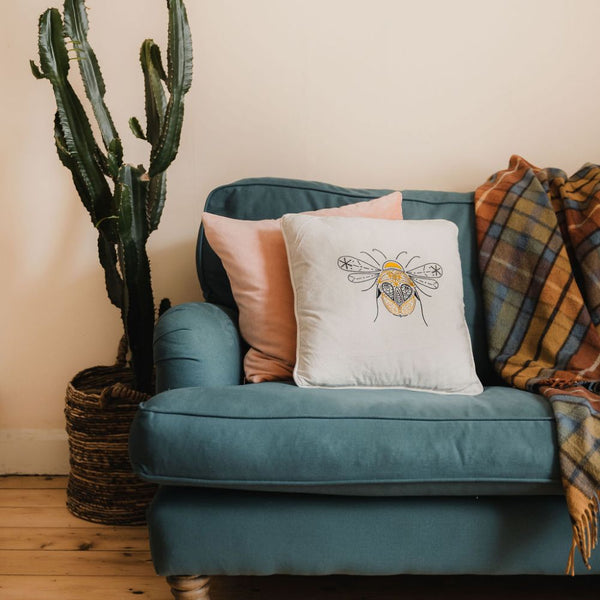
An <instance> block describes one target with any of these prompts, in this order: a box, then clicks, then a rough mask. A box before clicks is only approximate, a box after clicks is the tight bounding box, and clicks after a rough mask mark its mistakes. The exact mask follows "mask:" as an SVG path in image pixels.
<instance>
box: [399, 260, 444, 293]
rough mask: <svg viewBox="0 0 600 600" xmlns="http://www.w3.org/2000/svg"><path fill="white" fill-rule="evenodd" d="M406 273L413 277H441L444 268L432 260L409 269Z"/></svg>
mask: <svg viewBox="0 0 600 600" xmlns="http://www.w3.org/2000/svg"><path fill="white" fill-rule="evenodd" d="M406 273H407V274H408V275H410V277H412V278H413V279H431V278H433V279H439V278H440V277H441V276H442V275H443V274H444V270H443V269H442V267H441V265H438V263H434V262H430V263H425V264H424V265H421V266H420V267H415V268H414V269H409V270H408V271H406ZM436 287H437V286H436Z"/></svg>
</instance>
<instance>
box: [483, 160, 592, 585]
mask: <svg viewBox="0 0 600 600" xmlns="http://www.w3.org/2000/svg"><path fill="white" fill-rule="evenodd" d="M475 214H476V224H477V242H478V246H479V265H480V271H481V276H482V286H483V296H484V304H485V309H486V319H487V330H488V341H489V351H490V358H491V360H492V363H493V365H494V367H495V369H496V371H497V372H498V373H499V374H500V375H501V376H502V377H503V379H504V380H505V381H507V382H508V383H509V384H510V385H513V386H515V387H518V388H522V389H527V390H531V391H535V392H539V393H541V394H543V395H544V396H545V397H546V398H547V399H548V400H549V402H550V403H551V405H552V409H553V411H554V416H555V419H556V426H557V431H558V443H559V457H560V468H561V474H562V481H563V487H564V490H565V497H566V501H567V508H568V510H569V514H570V517H571V522H572V527H573V539H572V543H571V551H570V553H569V558H568V563H567V573H569V574H571V575H572V574H574V556H575V551H576V549H579V552H580V553H581V556H582V558H583V562H584V563H585V565H586V566H587V567H588V569H589V568H590V565H589V558H590V555H591V552H592V549H593V548H594V547H595V546H596V544H597V540H598V512H599V505H598V495H599V492H600V395H598V394H599V393H600V166H599V165H593V164H586V165H584V166H583V167H582V168H581V169H580V170H579V171H578V172H577V173H575V174H574V175H573V176H571V177H567V176H566V174H565V173H564V172H563V171H561V170H559V169H539V168H537V167H534V166H533V165H531V164H529V163H528V162H527V161H525V160H524V159H523V158H521V157H519V156H513V157H512V158H511V159H510V164H509V167H508V169H506V170H504V171H500V172H498V173H496V174H494V175H492V177H490V179H489V180H488V181H487V182H486V183H484V184H483V185H482V186H481V187H479V188H478V189H477V191H476V192H475Z"/></svg>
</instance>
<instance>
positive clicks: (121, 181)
mask: <svg viewBox="0 0 600 600" xmlns="http://www.w3.org/2000/svg"><path fill="white" fill-rule="evenodd" d="M167 8H168V13H169V36H168V50H167V70H166V71H165V69H164V68H163V64H162V59H161V54H160V49H159V47H158V46H157V45H156V44H155V43H154V42H153V41H152V40H150V39H147V40H144V42H143V43H142V47H141V50H140V62H141V66H142V71H143V74H144V87H145V107H146V131H145V132H144V131H143V129H142V126H141V124H140V122H139V121H138V119H136V118H135V117H132V118H131V119H130V121H129V125H130V128H131V130H132V132H133V133H134V135H136V136H137V137H139V138H142V139H145V140H147V141H148V143H149V144H150V148H151V150H150V164H149V168H148V170H147V171H146V169H145V168H144V167H143V166H142V165H139V166H137V167H136V166H133V165H130V164H125V163H124V162H123V147H122V144H121V139H120V137H119V135H118V133H117V130H116V128H115V125H114V122H113V120H112V117H111V116H110V112H109V110H108V108H107V106H106V104H105V102H104V93H105V85H104V79H103V77H102V72H101V71H100V66H99V64H98V60H97V58H96V55H95V53H94V51H93V49H92V47H91V46H90V44H89V42H88V39H87V32H88V27H89V24H88V18H87V9H86V6H85V2H84V0H65V2H64V6H63V15H64V19H63V16H61V13H60V12H59V10H58V9H56V8H49V9H48V10H46V11H45V12H44V13H42V15H41V16H40V20H39V39H38V51H39V66H38V65H36V64H35V63H34V62H33V61H30V65H31V70H32V72H33V75H34V76H35V77H36V78H38V79H47V80H48V81H49V82H50V84H51V85H52V89H53V91H54V97H55V100H56V114H55V117H54V140H55V143H56V150H57V152H58V156H59V159H60V161H61V162H62V164H63V165H64V166H65V167H67V168H68V169H69V170H70V171H71V175H72V177H73V183H74V184H75V188H76V189H77V192H78V194H79V196H80V198H81V201H82V202H83V205H84V206H85V208H86V210H87V211H88V213H89V215H90V218H91V220H92V223H93V225H94V227H96V229H97V231H98V258H99V261H100V264H101V265H102V267H103V269H104V273H105V282H106V289H107V292H108V297H109V299H110V301H111V302H112V303H113V304H114V305H115V306H116V307H117V308H119V309H120V311H121V316H122V319H123V326H124V330H125V335H126V338H127V342H128V345H129V349H130V351H131V366H132V369H133V372H134V387H135V389H137V390H139V391H142V392H152V388H153V380H152V365H153V360H152V334H153V329H154V321H155V307H154V298H153V294H152V284H151V278H150V264H149V261H148V255H147V252H146V242H147V240H148V236H149V235H150V234H151V233H152V232H153V231H154V230H155V229H156V228H157V227H158V224H159V222H160V218H161V215H162V211H163V208H164V204H165V199H166V189H167V188H166V170H167V168H168V167H169V165H170V164H171V163H172V162H173V160H174V159H175V157H176V155H177V150H178V147H179V140H180V137H181V127H182V124H183V106H184V96H185V94H186V93H187V92H188V90H189V89H190V86H191V83H192V40H191V34H190V28H189V24H188V20H187V14H186V10H185V5H184V3H183V0H167ZM68 46H70V47H68ZM72 59H75V60H76V62H77V64H78V65H79V70H80V73H81V77H82V79H83V84H84V89H85V94H86V96H87V98H88V100H89V102H90V104H91V107H92V111H93V114H94V118H95V120H96V122H97V123H98V127H99V129H100V133H101V137H102V146H103V148H101V147H100V146H99V145H98V144H97V142H96V139H95V137H94V134H93V131H92V127H91V125H90V121H89V119H88V116H87V114H86V112H85V110H84V108H83V105H82V103H81V101H80V99H79V98H78V96H77V94H76V93H75V90H74V89H73V87H72V86H71V84H70V82H69V79H68V75H69V67H70V60H72ZM165 88H166V89H165Z"/></svg>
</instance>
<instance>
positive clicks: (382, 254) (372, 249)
mask: <svg viewBox="0 0 600 600" xmlns="http://www.w3.org/2000/svg"><path fill="white" fill-rule="evenodd" d="M371 252H379V254H381V256H383V260H384V262H385V261H386V260H387V256H386V255H385V254H384V253H383V252H382V251H381V250H378V249H377V248H371Z"/></svg>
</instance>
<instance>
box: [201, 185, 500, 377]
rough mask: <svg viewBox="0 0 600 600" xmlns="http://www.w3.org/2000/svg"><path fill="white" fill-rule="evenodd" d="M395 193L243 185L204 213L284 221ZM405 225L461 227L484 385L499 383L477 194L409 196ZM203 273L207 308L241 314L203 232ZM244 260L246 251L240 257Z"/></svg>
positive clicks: (211, 201)
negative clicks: (480, 260)
mask: <svg viewBox="0 0 600 600" xmlns="http://www.w3.org/2000/svg"><path fill="white" fill-rule="evenodd" d="M391 191H392V190H382V189H379V190H374V189H352V188H342V187H338V186H334V185H329V184H325V183H317V182H312V181H300V180H293V179H274V178H257V179H243V180H241V181H237V182H235V183H232V184H229V185H225V186H221V187H219V188H217V189H215V190H214V191H213V192H211V193H210V195H209V196H208V199H207V200H206V205H205V207H204V210H205V211H207V212H210V213H214V214H217V215H222V216H224V217H230V218H233V219H248V220H253V221H256V220H260V219H278V218H279V217H281V216H282V215H284V214H286V213H297V212H304V211H310V210H317V209H319V208H326V207H336V206H343V205H345V204H351V203H354V202H360V201H364V200H370V199H373V198H379V197H380V196H383V195H385V194H388V193H390V192H391ZM402 197H403V202H402V208H403V214H404V218H405V219H448V220H449V221H453V222H454V223H456V225H457V226H458V243H459V251H460V256H461V263H462V274H463V288H464V289H463V291H464V301H465V317H466V320H467V325H468V327H469V332H470V334H471V343H472V345H473V355H474V357H475V365H476V368H477V373H478V375H479V377H480V379H481V381H482V382H483V384H484V385H488V384H491V383H498V378H497V377H496V376H495V375H494V372H493V370H492V367H491V365H490V362H489V358H488V352H487V342H486V335H485V322H484V314H483V304H482V299H481V288H480V282H479V270H478V266H477V245H476V240H475V213H474V208H473V194H472V193H454V192H435V191H426V190H403V191H402ZM196 257H197V268H198V277H199V279H200V285H201V286H202V290H203V293H204V297H205V299H206V301H207V302H213V303H215V304H221V305H223V306H227V307H230V308H235V307H236V306H235V301H234V299H233V296H232V294H231V287H230V285H229V280H228V279H227V274H226V273H225V269H224V268H223V265H222V264H221V261H220V260H219V258H218V257H217V255H216V254H215V253H214V252H213V250H212V249H211V248H210V246H209V245H208V243H207V241H206V238H205V236H204V233H203V229H202V227H200V234H199V236H198V245H197V255H196ZM240 260H243V251H242V252H240Z"/></svg>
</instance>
